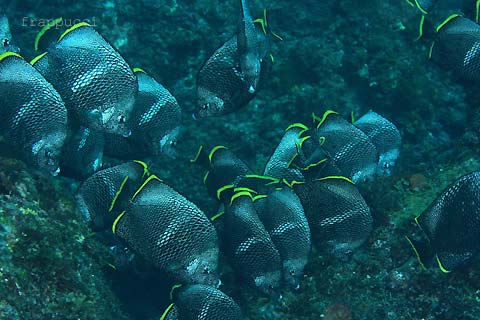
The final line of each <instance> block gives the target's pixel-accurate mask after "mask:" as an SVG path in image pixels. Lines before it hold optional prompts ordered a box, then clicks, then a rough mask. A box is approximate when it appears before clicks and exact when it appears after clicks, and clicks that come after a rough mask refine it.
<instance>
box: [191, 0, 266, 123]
mask: <svg viewBox="0 0 480 320" xmlns="http://www.w3.org/2000/svg"><path fill="white" fill-rule="evenodd" d="M240 4H241V19H240V23H239V25H238V28H237V32H236V34H235V35H233V36H232V37H231V38H230V39H228V40H227V41H226V42H225V43H224V44H223V45H222V46H221V47H220V48H218V49H217V50H216V51H215V52H214V53H213V54H212V55H211V56H210V57H209V58H208V59H207V60H206V61H205V62H204V63H203V65H202V67H201V68H200V70H199V72H198V74H197V83H196V86H197V95H196V105H197V108H196V110H195V112H194V113H193V117H194V118H195V119H197V118H205V117H212V116H222V115H226V114H229V113H233V112H235V111H237V110H239V109H241V108H243V107H244V106H246V105H247V104H248V103H249V102H250V100H252V99H253V97H254V96H255V94H256V93H257V92H258V89H259V86H260V84H261V82H262V81H263V79H264V78H265V76H266V72H267V69H268V67H269V65H270V59H265V57H266V56H267V52H268V47H269V45H268V42H269V41H268V37H267V30H266V25H267V23H266V14H264V18H262V19H256V20H253V19H252V16H251V15H250V12H249V9H248V6H247V4H246V1H245V0H241V1H240ZM255 22H259V23H255Z"/></svg>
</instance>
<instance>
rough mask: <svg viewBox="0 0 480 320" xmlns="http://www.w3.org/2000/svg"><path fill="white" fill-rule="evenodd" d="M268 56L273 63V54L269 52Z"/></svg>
mask: <svg viewBox="0 0 480 320" xmlns="http://www.w3.org/2000/svg"><path fill="white" fill-rule="evenodd" d="M268 56H269V57H270V61H272V63H275V57H274V56H273V54H271V53H270V54H269V55H268Z"/></svg>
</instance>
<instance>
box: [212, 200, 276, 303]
mask: <svg viewBox="0 0 480 320" xmlns="http://www.w3.org/2000/svg"><path fill="white" fill-rule="evenodd" d="M221 219H222V222H223V235H222V242H223V243H224V244H225V248H226V249H225V250H226V253H227V256H229V257H230V260H231V263H232V265H233V267H234V269H235V270H236V272H237V273H238V274H239V275H240V276H241V277H242V278H243V279H245V281H247V282H248V283H250V284H251V285H252V286H254V287H256V288H258V289H259V290H260V291H261V292H263V293H266V294H275V293H276V292H277V290H278V289H279V288H280V285H281V280H282V279H281V278H282V264H281V259H280V254H279V252H278V250H277V249H276V248H275V245H274V243H273V241H272V239H271V238H270V235H269V234H268V232H267V230H265V227H264V226H263V224H262V222H261V221H260V219H259V217H258V215H257V212H256V209H255V206H254V204H253V200H252V198H251V194H249V193H247V192H240V193H237V194H235V195H233V196H232V203H231V204H230V205H229V206H226V208H225V214H224V215H223V216H222V217H221Z"/></svg>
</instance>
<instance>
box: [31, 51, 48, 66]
mask: <svg viewBox="0 0 480 320" xmlns="http://www.w3.org/2000/svg"><path fill="white" fill-rule="evenodd" d="M47 53H48V52H44V53H42V54H39V55H38V56H36V57H35V58H33V59H32V61H30V64H31V65H32V66H33V65H34V64H35V63H37V62H38V60H40V59H42V58H43V57H45V55H46V54H47Z"/></svg>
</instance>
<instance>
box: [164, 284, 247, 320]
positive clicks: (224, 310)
mask: <svg viewBox="0 0 480 320" xmlns="http://www.w3.org/2000/svg"><path fill="white" fill-rule="evenodd" d="M172 290H173V292H172V300H173V302H172V304H170V305H169V306H168V308H167V309H166V310H165V312H164V313H163V315H162V316H161V317H160V320H192V319H198V320H244V319H245V317H244V315H243V314H242V311H241V310H240V307H239V306H238V304H237V303H236V302H235V301H234V300H233V299H232V298H231V297H229V296H228V295H226V294H225V293H223V292H222V291H220V290H218V289H216V288H214V287H211V286H206V285H202V284H193V285H182V286H180V287H179V288H178V289H172Z"/></svg>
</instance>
